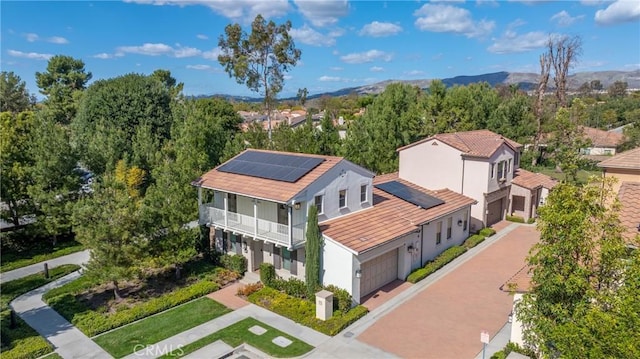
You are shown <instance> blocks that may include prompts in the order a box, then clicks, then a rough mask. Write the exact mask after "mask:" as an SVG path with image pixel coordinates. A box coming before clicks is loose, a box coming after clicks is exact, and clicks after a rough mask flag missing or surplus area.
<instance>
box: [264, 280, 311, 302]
mask: <svg viewBox="0 0 640 359" xmlns="http://www.w3.org/2000/svg"><path fill="white" fill-rule="evenodd" d="M272 284H273V285H272V286H271V287H272V288H274V289H276V290H279V291H281V292H285V293H286V294H288V295H290V296H292V297H296V298H306V297H307V285H306V284H305V283H304V281H302V280H300V279H298V278H295V277H291V278H289V280H284V279H282V278H276V279H274V280H273V281H272Z"/></svg>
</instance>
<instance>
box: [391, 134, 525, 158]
mask: <svg viewBox="0 0 640 359" xmlns="http://www.w3.org/2000/svg"><path fill="white" fill-rule="evenodd" d="M434 139H435V140H439V141H442V142H444V143H446V144H447V145H449V146H451V147H453V148H455V149H457V150H459V151H461V152H462V153H464V154H465V155H467V156H470V157H480V158H489V157H491V155H493V154H494V153H495V152H496V151H497V150H498V148H500V146H502V144H506V145H507V146H509V147H511V149H513V150H514V151H517V149H518V148H520V147H522V145H521V144H519V143H518V142H515V141H513V140H510V139H508V138H506V137H503V136H501V135H499V134H497V133H494V132H491V131H489V130H476V131H466V132H453V133H439V134H437V135H434V136H431V137H427V138H425V139H422V140H420V141H418V142H414V143H412V144H409V145H407V146H404V147H400V148H398V151H402V150H404V149H407V148H410V147H413V146H416V145H419V144H421V143H424V142H427V141H431V140H434Z"/></svg>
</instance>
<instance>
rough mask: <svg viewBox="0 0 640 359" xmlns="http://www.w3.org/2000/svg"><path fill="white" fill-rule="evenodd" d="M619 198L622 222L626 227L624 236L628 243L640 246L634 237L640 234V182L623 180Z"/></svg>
mask: <svg viewBox="0 0 640 359" xmlns="http://www.w3.org/2000/svg"><path fill="white" fill-rule="evenodd" d="M618 198H619V199H620V204H621V205H622V208H621V209H620V223H621V224H622V226H623V227H624V228H625V231H624V232H623V233H622V236H623V238H624V239H625V240H626V241H627V243H628V244H633V245H636V246H639V245H640V243H637V242H634V238H635V236H638V235H640V230H639V229H638V227H640V182H622V185H621V186H620V190H619V191H618Z"/></svg>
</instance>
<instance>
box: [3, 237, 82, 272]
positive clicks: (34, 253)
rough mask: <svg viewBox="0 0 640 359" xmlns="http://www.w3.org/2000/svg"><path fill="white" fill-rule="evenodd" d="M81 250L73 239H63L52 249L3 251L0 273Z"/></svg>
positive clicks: (80, 246) (80, 245)
mask: <svg viewBox="0 0 640 359" xmlns="http://www.w3.org/2000/svg"><path fill="white" fill-rule="evenodd" d="M82 250H84V247H83V246H82V244H80V243H78V242H75V241H65V242H60V244H59V245H58V246H56V247H54V248H53V249H52V248H38V249H33V250H29V251H24V252H18V253H16V252H10V251H3V253H2V265H0V273H2V272H7V271H10V270H14V269H18V268H22V267H26V266H29V265H32V264H36V263H39V262H44V261H48V260H51V259H54V258H58V257H62V256H66V255H67V254H71V253H75V252H80V251H82ZM44 251H46V252H44Z"/></svg>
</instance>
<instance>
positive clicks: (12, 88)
mask: <svg viewBox="0 0 640 359" xmlns="http://www.w3.org/2000/svg"><path fill="white" fill-rule="evenodd" d="M29 106H31V96H30V95H29V91H28V90H27V85H26V83H25V82H24V81H22V79H21V78H20V76H18V75H16V74H14V73H13V71H12V72H7V71H2V72H1V73H0V112H5V111H9V112H13V113H18V112H22V111H26V110H28V109H29Z"/></svg>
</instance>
